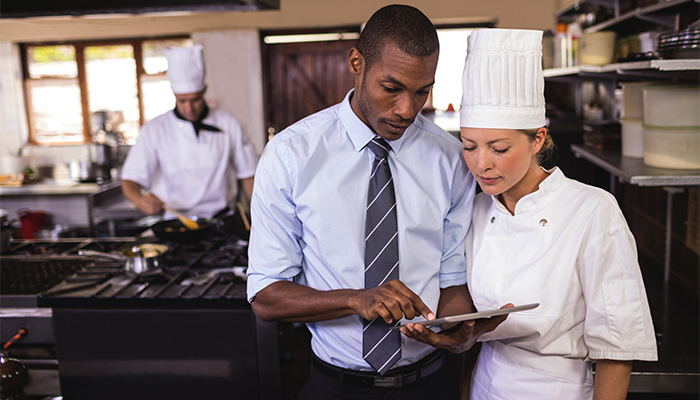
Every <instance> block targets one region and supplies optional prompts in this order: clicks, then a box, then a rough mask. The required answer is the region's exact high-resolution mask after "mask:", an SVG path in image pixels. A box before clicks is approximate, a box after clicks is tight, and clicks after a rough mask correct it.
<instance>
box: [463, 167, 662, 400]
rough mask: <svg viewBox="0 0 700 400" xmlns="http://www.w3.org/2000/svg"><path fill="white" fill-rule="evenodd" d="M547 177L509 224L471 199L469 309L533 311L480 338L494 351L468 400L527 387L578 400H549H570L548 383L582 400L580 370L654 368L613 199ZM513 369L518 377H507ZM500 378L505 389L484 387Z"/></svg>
mask: <svg viewBox="0 0 700 400" xmlns="http://www.w3.org/2000/svg"><path fill="white" fill-rule="evenodd" d="M548 172H549V174H550V175H549V176H548V177H547V178H546V179H545V180H544V181H543V182H542V183H541V184H540V186H539V189H538V190H537V191H535V192H534V193H531V194H528V195H527V196H524V197H523V198H522V199H520V200H519V201H518V203H517V204H516V207H515V215H511V214H510V212H509V211H508V210H507V209H506V208H505V206H504V205H503V204H501V203H500V202H499V201H498V200H497V199H496V198H495V197H492V196H488V195H486V194H484V193H481V194H479V195H478V196H477V198H476V200H475V204H474V216H473V219H472V227H471V228H470V231H469V234H468V237H467V255H468V256H467V260H468V265H467V284H468V286H469V290H470V293H471V295H472V298H473V301H474V305H475V306H476V308H477V310H487V309H493V308H499V307H500V306H502V305H503V304H505V303H508V302H511V303H513V304H515V305H520V304H526V303H540V306H539V307H538V308H536V309H534V310H530V311H524V312H518V313H513V314H510V315H509V316H508V319H507V320H506V321H505V322H504V323H503V324H501V325H500V326H498V327H497V328H496V329H495V330H494V331H493V332H490V333H487V334H485V335H483V336H482V337H481V339H480V340H481V341H485V342H488V341H497V342H493V343H490V344H489V343H485V344H484V349H485V350H482V354H480V359H479V361H478V363H477V367H476V369H475V372H474V379H475V381H476V383H477V384H476V385H472V386H475V387H474V388H472V390H475V391H476V392H477V393H475V394H474V397H473V398H475V399H479V398H488V399H493V398H496V399H500V398H524V397H519V396H523V395H524V393H527V389H526V388H527V387H529V388H531V389H533V393H539V394H540V396H539V397H538V398H542V396H553V397H551V398H578V397H557V396H561V395H564V394H565V393H571V392H567V391H566V390H568V389H563V391H560V392H557V390H558V389H557V388H555V387H553V385H556V386H557V387H559V386H561V382H560V381H559V380H558V379H555V378H553V376H558V377H561V379H562V380H563V381H567V382H568V380H571V379H573V380H576V381H577V382H579V383H580V385H581V386H580V388H579V389H575V390H574V392H575V391H576V390H579V391H581V392H585V393H588V391H589V389H590V390H592V380H590V368H591V367H590V362H586V361H591V359H592V360H596V359H613V360H644V361H656V360H657V351H656V340H655V334H654V327H653V324H652V319H651V313H650V311H649V304H648V301H647V298H646V290H645V288H644V282H643V281H642V276H641V272H640V269H639V264H638V262H637V251H636V245H635V241H634V237H633V236H632V233H631V232H630V230H629V228H628V226H627V223H626V221H625V218H624V216H623V214H622V212H621V210H620V209H619V207H618V205H617V202H616V201H615V198H614V197H613V196H612V195H611V194H609V193H608V192H606V191H604V190H601V189H598V188H594V187H591V186H588V185H585V184H582V183H580V182H577V181H574V180H572V179H568V178H566V177H565V176H564V174H563V173H562V172H561V171H560V170H559V169H558V168H554V169H552V170H550V171H548ZM470 245H471V248H470ZM469 255H471V257H469ZM551 356H555V357H551ZM562 358H563V359H562ZM545 359H547V360H548V361H546V362H543V361H542V360H545ZM557 359H559V360H558V361H557ZM553 360H554V361H553ZM577 361H578V362H580V364H581V365H580V366H577V365H576V362H577ZM572 362H573V363H572ZM496 364H499V365H496ZM513 368H515V369H517V370H518V371H520V372H519V373H518V374H516V375H513V374H514V372H513V371H507V372H506V370H507V369H513ZM504 373H507V374H508V375H509V376H508V378H507V379H506V380H504V381H503V383H504V384H506V383H509V384H511V389H506V390H505V391H501V389H502V388H500V387H499V388H496V389H497V390H496V389H494V388H492V387H490V385H492V384H493V385H498V384H499V383H498V381H497V380H496V381H494V379H497V378H499V375H503V374H504ZM514 380H516V381H518V382H519V383H520V384H522V385H518V384H515V383H514ZM548 385H549V386H548ZM589 385H590V386H589ZM479 388H481V389H482V392H481V395H482V396H480V395H479V390H480V389H479ZM509 390H513V391H511V392H509ZM489 392H490V394H489ZM495 393H500V394H495ZM557 393H559V394H557ZM587 396H588V394H584V395H583V397H581V398H587Z"/></svg>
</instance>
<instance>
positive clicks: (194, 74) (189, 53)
mask: <svg viewBox="0 0 700 400" xmlns="http://www.w3.org/2000/svg"><path fill="white" fill-rule="evenodd" d="M165 57H166V58H167V59H168V80H169V81H170V87H172V89H173V93H175V94H189V93H197V92H201V91H202V90H204V87H205V86H204V62H203V60H202V46H201V45H194V46H190V47H169V48H167V49H165Z"/></svg>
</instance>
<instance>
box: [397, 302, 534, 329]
mask: <svg viewBox="0 0 700 400" xmlns="http://www.w3.org/2000/svg"><path fill="white" fill-rule="evenodd" d="M539 305H540V303H532V304H525V305H522V306H516V307H511V308H502V309H500V308H499V309H497V310H488V311H479V312H475V313H469V314H461V315H453V316H451V317H443V318H435V319H433V320H430V321H417V322H414V324H421V325H423V326H431V325H441V324H447V323H450V322H461V321H468V320H471V319H479V318H490V317H495V316H497V315H505V314H510V313H513V312H518V311H525V310H532V309H533V308H537V307H538V306H539ZM411 322H413V321H411ZM402 326H405V325H400V326H395V327H393V328H391V329H399V328H401V327H402Z"/></svg>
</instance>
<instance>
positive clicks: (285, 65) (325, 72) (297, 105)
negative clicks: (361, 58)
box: [264, 40, 357, 133]
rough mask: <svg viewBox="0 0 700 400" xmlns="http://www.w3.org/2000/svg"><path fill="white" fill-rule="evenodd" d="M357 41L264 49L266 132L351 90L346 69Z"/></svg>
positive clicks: (268, 47)
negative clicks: (351, 50) (349, 54)
mask: <svg viewBox="0 0 700 400" xmlns="http://www.w3.org/2000/svg"><path fill="white" fill-rule="evenodd" d="M355 45H357V40H338V41H329V42H310V43H283V44H270V45H265V46H266V47H265V49H264V53H265V54H266V78H267V80H266V91H265V92H266V100H265V103H266V108H267V126H268V132H270V133H277V132H280V131H281V130H283V129H284V128H286V127H288V126H289V125H291V124H293V123H294V122H296V121H298V120H300V119H302V118H304V117H306V116H308V115H311V114H313V113H315V112H317V111H320V110H323V109H324V108H327V107H329V106H331V105H333V104H336V103H339V102H340V101H342V100H343V98H344V97H345V95H346V94H347V92H348V91H349V90H350V89H352V87H353V86H354V78H353V75H352V74H351V73H350V70H349V69H348V66H347V59H348V53H349V52H350V49H351V48H352V47H353V46H355Z"/></svg>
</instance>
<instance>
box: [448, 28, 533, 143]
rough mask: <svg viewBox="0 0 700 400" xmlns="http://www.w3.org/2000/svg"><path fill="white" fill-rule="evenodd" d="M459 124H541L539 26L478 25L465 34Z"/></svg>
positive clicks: (512, 126) (526, 126)
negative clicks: (507, 27)
mask: <svg viewBox="0 0 700 400" xmlns="http://www.w3.org/2000/svg"><path fill="white" fill-rule="evenodd" d="M460 117H461V118H460V126H463V127H469V128H493V129H533V128H539V127H541V126H545V106H544V78H543V76H542V31H534V30H515V29H480V30H476V31H474V32H472V33H471V35H469V39H468V47H467V61H466V63H465V65H464V74H463V76H462V109H461V111H460Z"/></svg>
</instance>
